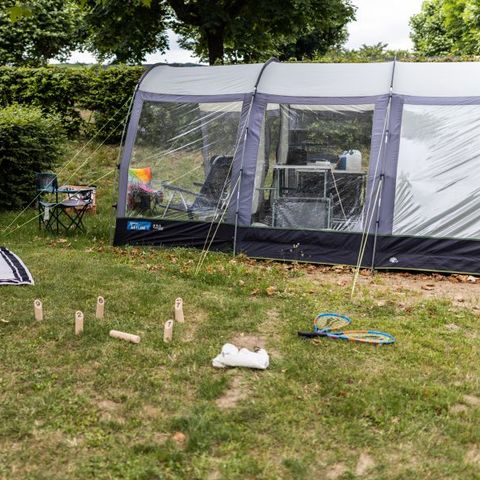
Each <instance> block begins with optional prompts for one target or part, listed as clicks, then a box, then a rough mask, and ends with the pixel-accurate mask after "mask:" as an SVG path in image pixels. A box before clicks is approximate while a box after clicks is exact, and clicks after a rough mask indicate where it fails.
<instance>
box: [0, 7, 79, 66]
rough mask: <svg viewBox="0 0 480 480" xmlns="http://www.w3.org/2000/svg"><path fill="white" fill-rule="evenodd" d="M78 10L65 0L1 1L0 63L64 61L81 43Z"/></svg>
mask: <svg viewBox="0 0 480 480" xmlns="http://www.w3.org/2000/svg"><path fill="white" fill-rule="evenodd" d="M80 26H81V17H80V12H79V9H78V7H77V6H76V5H75V4H74V3H72V2H71V1H65V0H30V1H29V2H28V3H18V2H16V0H2V2H1V5H0V64H2V65H33V66H37V65H43V64H46V63H47V61H48V60H50V59H52V58H65V57H67V56H68V54H69V53H70V52H71V51H72V50H74V49H75V48H76V47H78V45H79V44H80V43H81V41H82V36H81V29H80Z"/></svg>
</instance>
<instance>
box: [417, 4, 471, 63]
mask: <svg viewBox="0 0 480 480" xmlns="http://www.w3.org/2000/svg"><path fill="white" fill-rule="evenodd" d="M410 25H411V27H412V33H411V38H412V40H413V43H414V46H415V51H416V52H418V53H420V54H423V55H427V56H435V55H479V54H480V4H479V2H478V0H427V1H425V2H424V3H423V5H422V11H421V12H420V13H419V14H418V15H414V16H413V17H412V18H411V20H410Z"/></svg>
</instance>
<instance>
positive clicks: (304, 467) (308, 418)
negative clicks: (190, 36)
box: [0, 144, 480, 480]
mask: <svg viewBox="0 0 480 480" xmlns="http://www.w3.org/2000/svg"><path fill="white" fill-rule="evenodd" d="M80 146H81V145H80V144H72V145H71V149H72V151H73V150H74V149H78V148H79V147H80ZM90 154H91V156H92V158H91V159H90V160H89V161H88V162H87V163H86V166H85V167H84V168H83V169H82V171H81V173H75V167H74V166H72V165H70V166H69V167H68V168H67V169H66V170H65V172H64V173H62V175H60V181H61V183H62V182H64V181H66V180H67V178H68V177H69V175H72V174H73V177H72V178H71V179H69V181H68V183H77V182H93V181H94V180H95V179H97V178H99V177H100V176H102V175H105V174H106V173H108V172H109V171H111V170H112V169H113V168H114V165H115V161H116V154H117V152H116V150H115V148H113V147H102V148H101V149H99V150H97V151H95V149H94V148H93V147H91V146H90V147H88V148H87V149H85V150H84V151H83V152H82V153H81V154H80V155H79V157H78V159H77V160H76V164H77V165H79V164H80V163H82V162H84V161H85V160H86V159H87V158H88V155H90ZM62 176H63V178H62ZM113 178H114V176H113V175H109V176H106V177H105V178H104V179H103V180H102V181H101V182H100V183H99V200H98V201H99V214H98V215H97V216H94V217H93V216H92V217H89V218H88V219H87V227H88V229H89V232H88V234H86V235H77V236H69V237H66V238H57V237H54V236H49V235H45V234H43V233H39V232H38V229H37V224H36V222H35V221H32V222H30V223H29V224H27V225H25V226H23V227H22V228H20V229H18V230H16V231H15V232H14V233H13V234H8V232H7V233H6V232H5V227H6V226H8V225H9V224H10V223H11V222H12V221H13V220H14V218H15V214H2V215H0V227H1V229H2V233H1V235H0V245H3V246H6V247H8V248H10V249H11V250H12V251H14V252H15V253H17V254H18V255H19V256H20V257H21V258H22V259H23V260H24V262H25V263H26V265H27V266H28V267H29V268H30V270H31V272H32V274H33V276H34V278H35V282H36V284H35V286H33V287H6V286H2V287H0V320H1V321H0V338H1V347H0V364H1V370H0V372H1V373H0V387H1V388H0V478H5V479H66V478H72V479H91V478H95V479H145V480H153V479H246V478H250V479H277V478H285V479H290V478H291V479H344V480H345V479H354V478H368V479H413V478H415V479H435V480H437V479H478V478H480V382H479V378H480V352H479V347H478V345H479V338H480V337H479V334H480V326H479V319H478V310H474V309H472V308H471V306H470V305H469V304H464V305H463V306H462V305H460V306H459V305H458V304H453V303H451V302H450V301H449V300H447V299H443V300H442V299H438V298H437V299H425V298H424V297H422V296H414V295H410V294H409V293H408V291H402V292H400V291H399V290H400V289H399V288H398V286H397V285H396V283H395V277H394V276H388V275H377V276H375V277H374V278H372V279H369V282H363V283H362V285H361V286H360V289H359V292H358V295H357V297H356V298H355V300H354V301H350V299H349V289H350V285H349V284H344V283H345V282H339V281H337V280H336V279H335V275H334V274H332V273H331V272H330V274H328V275H327V274H326V273H324V272H323V270H324V269H322V268H317V267H300V266H298V265H293V266H292V265H282V264H280V263H267V262H255V261H252V260H249V259H246V258H242V257H237V258H235V259H234V258H232V257H231V256H228V255H224V254H211V255H209V256H208V258H207V261H206V262H205V265H204V267H203V268H202V270H201V272H200V273H199V274H198V275H195V273H194V271H195V267H196V265H197V263H198V261H199V258H200V252H199V251H195V250H185V249H172V250H163V249H138V248H124V249H120V248H113V247H111V246H110V245H109V225H111V222H112V217H111V215H110V209H109V205H111V204H112V203H113V200H112V187H113ZM34 214H35V212H34V211H33V210H31V211H29V212H27V213H26V214H25V215H24V216H22V217H21V219H19V220H18V221H16V222H15V225H20V224H22V223H23V222H26V221H28V220H29V219H31V218H33V216H34ZM10 231H11V230H9V232H10ZM269 287H275V288H269ZM373 287H381V288H373ZM464 287H465V289H468V288H471V287H472V286H470V285H468V284H465V285H464ZM100 294H101V295H103V296H104V297H105V299H106V317H105V319H104V320H95V318H94V312H95V301H96V297H97V295H100ZM400 294H402V295H403V296H400ZM178 296H181V297H183V299H184V309H185V316H186V319H187V322H186V323H185V324H183V325H178V324H177V325H175V331H174V341H173V342H172V343H171V344H164V343H163V323H164V322H165V320H167V319H168V318H171V317H172V307H173V303H174V300H175V298H176V297H178ZM35 298H41V299H42V301H43V303H44V310H45V319H44V321H43V322H35V320H34V318H33V300H34V299H35ZM79 309H80V310H82V311H83V312H84V313H85V316H86V323H85V332H84V335H83V336H81V337H76V336H75V335H74V328H73V325H74V312H75V311H76V310H79ZM321 311H336V312H340V313H345V314H347V315H349V316H350V317H352V318H353V321H354V324H353V326H354V327H357V328H374V329H379V330H385V331H388V332H390V333H392V334H393V335H395V337H396V338H397V343H396V344H395V345H394V346H389V347H383V348H375V347H371V346H367V345H361V344H353V343H343V342H335V341H331V340H323V341H320V342H319V343H318V344H314V343H312V342H309V341H303V340H301V339H298V338H297V336H296V331H297V330H299V329H303V330H308V329H311V328H312V320H313V317H314V316H315V314H316V313H317V312H321ZM112 328H114V329H118V330H123V331H127V332H131V333H134V334H138V335H141V337H142V341H141V343H140V344H139V345H133V344H128V343H125V342H121V341H119V340H114V339H111V338H109V336H108V331H109V330H110V329H112ZM227 341H234V343H235V342H237V343H240V344H241V343H244V344H246V345H251V344H254V343H256V344H259V345H265V348H266V349H267V351H269V352H270V354H271V364H270V367H269V369H268V370H266V371H261V372H259V371H251V370H246V369H232V370H216V369H214V368H212V367H211V359H212V358H213V357H214V356H215V355H216V354H217V353H218V352H219V351H220V349H221V346H222V344H223V343H225V342H227Z"/></svg>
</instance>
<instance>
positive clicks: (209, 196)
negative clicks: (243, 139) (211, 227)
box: [162, 156, 233, 219]
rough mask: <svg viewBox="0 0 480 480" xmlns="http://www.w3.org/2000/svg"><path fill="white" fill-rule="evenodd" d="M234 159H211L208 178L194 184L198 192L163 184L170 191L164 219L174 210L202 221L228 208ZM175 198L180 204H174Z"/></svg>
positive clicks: (167, 183) (217, 157) (166, 183)
mask: <svg viewBox="0 0 480 480" xmlns="http://www.w3.org/2000/svg"><path fill="white" fill-rule="evenodd" d="M232 160H233V157H228V156H215V157H212V158H211V159H210V168H209V171H208V174H207V178H206V179H205V181H204V182H203V183H199V182H194V183H193V184H194V185H195V186H199V187H200V190H199V191H198V192H193V191H191V190H188V189H186V188H182V187H178V186H176V185H173V184H172V183H169V182H163V183H162V186H163V188H164V189H165V191H169V192H170V195H169V196H168V197H169V198H168V200H167V203H166V205H165V210H164V212H163V217H165V216H166V215H167V212H168V211H169V210H170V209H172V210H176V211H181V212H186V213H187V215H188V217H189V218H190V219H193V218H194V216H195V215H198V216H200V217H201V218H202V219H206V218H211V217H213V216H215V215H216V214H217V213H218V212H219V211H223V210H224V209H225V208H226V206H227V205H226V204H227V200H228V195H229V191H230V177H231V166H232ZM191 196H193V197H194V200H193V202H191V203H189V202H188V201H187V198H188V197H191ZM175 198H179V199H180V203H174V200H175Z"/></svg>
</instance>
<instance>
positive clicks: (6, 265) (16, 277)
mask: <svg viewBox="0 0 480 480" xmlns="http://www.w3.org/2000/svg"><path fill="white" fill-rule="evenodd" d="M0 285H33V278H32V275H31V274H30V272H29V271H28V268H27V267H26V266H25V264H24V263H23V262H22V260H20V258H19V257H17V255H15V254H14V253H13V252H11V251H10V250H8V248H5V247H0Z"/></svg>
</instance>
